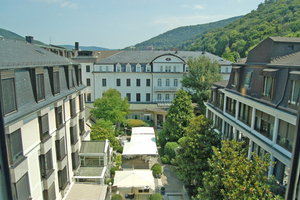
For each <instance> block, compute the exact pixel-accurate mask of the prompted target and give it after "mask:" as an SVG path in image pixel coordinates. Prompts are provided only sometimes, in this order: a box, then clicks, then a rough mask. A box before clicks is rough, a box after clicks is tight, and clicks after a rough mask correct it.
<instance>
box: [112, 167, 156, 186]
mask: <svg viewBox="0 0 300 200" xmlns="http://www.w3.org/2000/svg"><path fill="white" fill-rule="evenodd" d="M114 186H117V187H136V188H141V187H145V186H149V187H150V188H151V189H152V190H154V189H155V184H154V178H153V175H152V171H150V170H132V171H116V174H115V178H114Z"/></svg>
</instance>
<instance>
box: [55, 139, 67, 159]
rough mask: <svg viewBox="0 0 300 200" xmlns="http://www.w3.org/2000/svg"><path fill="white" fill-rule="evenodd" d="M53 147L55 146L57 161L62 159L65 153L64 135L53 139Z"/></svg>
mask: <svg viewBox="0 0 300 200" xmlns="http://www.w3.org/2000/svg"><path fill="white" fill-rule="evenodd" d="M55 147H56V158H57V160H59V161H62V160H63V159H64V158H65V156H66V155H67V151H66V143H65V137H64V136H63V137H62V138H60V139H59V140H56V141H55Z"/></svg>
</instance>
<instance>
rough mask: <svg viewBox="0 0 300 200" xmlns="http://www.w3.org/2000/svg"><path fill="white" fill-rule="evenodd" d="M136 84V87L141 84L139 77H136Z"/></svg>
mask: <svg viewBox="0 0 300 200" xmlns="http://www.w3.org/2000/svg"><path fill="white" fill-rule="evenodd" d="M136 86H137V87H140V86H141V79H139V78H138V79H136Z"/></svg>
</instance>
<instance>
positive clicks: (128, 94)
mask: <svg viewBox="0 0 300 200" xmlns="http://www.w3.org/2000/svg"><path fill="white" fill-rule="evenodd" d="M126 97H127V99H128V102H131V93H126Z"/></svg>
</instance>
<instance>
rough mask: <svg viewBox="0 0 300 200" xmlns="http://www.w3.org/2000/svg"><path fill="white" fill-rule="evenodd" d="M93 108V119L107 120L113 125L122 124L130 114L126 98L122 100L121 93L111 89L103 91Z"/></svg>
mask: <svg viewBox="0 0 300 200" xmlns="http://www.w3.org/2000/svg"><path fill="white" fill-rule="evenodd" d="M94 107H95V109H93V110H92V113H93V116H94V117H96V118H98V119H100V118H103V119H105V120H106V121H108V120H109V121H111V122H112V123H113V124H115V123H122V122H124V121H125V119H126V118H125V117H126V116H127V115H129V113H130V112H129V104H128V100H127V98H124V99H122V97H121V93H120V92H119V91H118V90H116V89H112V88H110V89H108V90H107V91H105V92H104V93H103V97H102V98H99V99H96V101H95V103H94Z"/></svg>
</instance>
